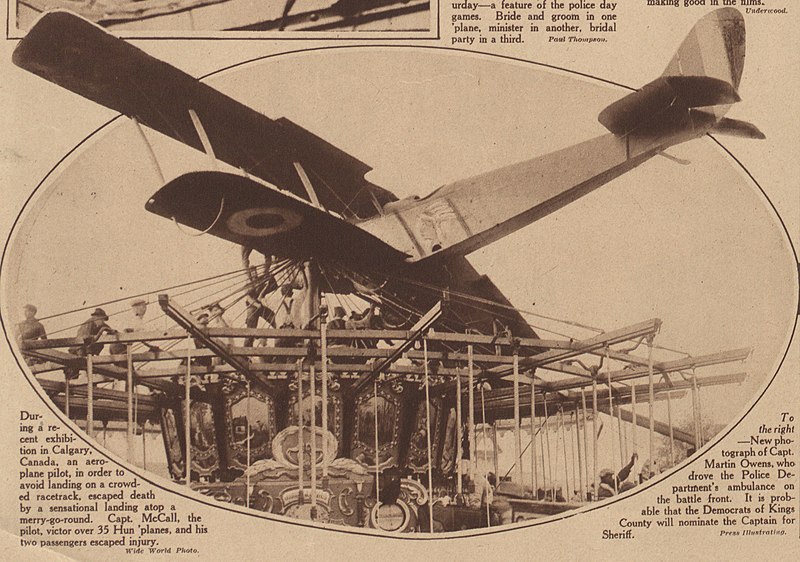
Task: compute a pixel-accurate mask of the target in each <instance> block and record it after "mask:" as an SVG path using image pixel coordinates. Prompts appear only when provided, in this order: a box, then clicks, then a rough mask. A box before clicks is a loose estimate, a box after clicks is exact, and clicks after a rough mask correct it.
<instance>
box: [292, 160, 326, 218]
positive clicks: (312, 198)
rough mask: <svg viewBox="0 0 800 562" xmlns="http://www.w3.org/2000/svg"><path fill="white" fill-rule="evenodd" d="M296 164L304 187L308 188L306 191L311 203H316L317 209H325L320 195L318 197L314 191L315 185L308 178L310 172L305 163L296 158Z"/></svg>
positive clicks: (295, 167) (295, 166)
mask: <svg viewBox="0 0 800 562" xmlns="http://www.w3.org/2000/svg"><path fill="white" fill-rule="evenodd" d="M292 164H294V169H295V170H297V175H298V176H300V181H301V182H303V187H305V188H306V193H308V199H309V201H311V204H312V205H314V206H315V207H316V208H317V209H321V210H323V211H324V210H325V208H324V207H323V206H322V204H321V203H320V202H319V197H317V192H316V191H314V186H313V185H312V184H311V180H310V179H308V174H306V170H305V168H303V165H302V164H301V163H300V162H298V161H297V160H295V161H294V162H292Z"/></svg>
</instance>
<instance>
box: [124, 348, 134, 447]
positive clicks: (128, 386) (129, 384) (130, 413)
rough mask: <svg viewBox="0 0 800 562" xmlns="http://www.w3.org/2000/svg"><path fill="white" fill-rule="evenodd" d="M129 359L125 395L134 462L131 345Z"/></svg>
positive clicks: (128, 434) (128, 435)
mask: <svg viewBox="0 0 800 562" xmlns="http://www.w3.org/2000/svg"><path fill="white" fill-rule="evenodd" d="M125 350H126V355H127V357H126V359H127V366H128V372H127V377H128V378H127V380H126V381H125V393H126V395H127V398H128V433H127V446H128V462H131V461H132V460H133V356H132V354H131V344H128V345H127V346H125Z"/></svg>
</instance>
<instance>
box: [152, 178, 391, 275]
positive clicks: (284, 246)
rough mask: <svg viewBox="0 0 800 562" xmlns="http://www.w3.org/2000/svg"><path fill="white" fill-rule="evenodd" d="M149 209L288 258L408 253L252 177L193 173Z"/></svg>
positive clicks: (366, 261) (350, 260)
mask: <svg viewBox="0 0 800 562" xmlns="http://www.w3.org/2000/svg"><path fill="white" fill-rule="evenodd" d="M145 208H146V209H147V210H148V211H150V212H151V213H155V214H157V215H160V216H162V217H165V218H168V219H174V220H175V221H177V222H178V223H180V224H183V225H185V226H188V227H190V228H193V229H195V230H199V231H201V232H205V233H208V234H210V235H212V236H217V237H219V238H222V239H223V240H228V241H229V242H233V243H234V244H239V245H242V246H248V247H252V248H255V249H257V250H259V251H261V252H263V253H265V254H269V255H275V256H278V257H284V258H296V259H306V258H309V257H320V258H324V259H326V260H332V261H337V262H342V263H347V264H350V265H353V266H356V265H360V266H365V265H374V264H376V263H379V264H386V265H388V266H391V264H392V263H398V262H401V261H402V260H404V259H405V257H406V256H405V254H402V253H401V252H398V251H397V250H395V249H394V248H392V247H390V246H388V245H387V244H385V243H384V242H382V241H381V240H379V239H378V238H376V237H375V236H373V235H371V234H369V233H368V232H365V231H364V230H362V229H360V228H359V227H357V226H355V225H353V224H350V223H349V222H346V221H344V220H342V219H340V218H338V217H336V216H334V215H332V214H330V213H326V212H325V211H322V210H321V209H318V208H317V207H313V206H312V205H309V204H308V203H306V202H304V201H301V200H300V199H298V198H296V197H292V196H290V195H287V194H285V193H282V192H280V191H278V190H276V189H273V188H271V187H269V186H267V185H265V184H263V183H261V182H258V181H256V180H254V179H252V178H249V177H245V176H240V175H237V174H231V173H227V172H190V173H188V174H184V175H182V176H179V177H177V178H175V179H174V180H172V181H170V182H169V183H167V184H166V185H165V186H164V187H162V188H161V189H160V190H158V191H157V192H156V193H155V195H153V196H152V197H151V198H150V200H149V201H148V202H147V204H146V205H145Z"/></svg>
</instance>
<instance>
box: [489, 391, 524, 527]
mask: <svg viewBox="0 0 800 562" xmlns="http://www.w3.org/2000/svg"><path fill="white" fill-rule="evenodd" d="M481 430H482V432H483V451H484V457H483V460H484V466H486V456H485V455H486V443H487V442H486V400H485V399H484V396H483V383H481ZM519 464H520V459H519V458H517V465H518V466H519ZM483 477H484V479H485V478H486V471H484V475H483ZM520 484H522V480H521V479H520ZM483 501H484V503H485V504H486V526H487V527H491V526H492V514H491V511H490V509H489V508H490V506H489V497H488V495H487V496H486V497H485V498H484V499H483Z"/></svg>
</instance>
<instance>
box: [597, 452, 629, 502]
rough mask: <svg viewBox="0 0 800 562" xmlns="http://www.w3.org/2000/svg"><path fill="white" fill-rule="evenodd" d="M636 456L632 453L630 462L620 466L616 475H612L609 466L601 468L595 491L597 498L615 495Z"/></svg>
mask: <svg viewBox="0 0 800 562" xmlns="http://www.w3.org/2000/svg"><path fill="white" fill-rule="evenodd" d="M638 458H639V455H637V454H636V453H633V455H631V460H630V462H629V463H628V464H626V465H625V466H623V467H622V470H620V471H619V474H617V475H616V477H615V476H614V471H613V470H611V469H610V468H604V469H603V470H601V471H600V474H599V475H598V476H599V477H600V487H599V489H598V491H597V497H598V498H599V499H603V498H610V497H611V496H614V495H616V494H617V493H618V492H619V490H620V488H621V487H622V483H623V482H624V481H625V480H627V479H628V476H629V475H630V473H631V470H632V469H633V465H634V464H635V463H636V459H638ZM615 479H616V480H615Z"/></svg>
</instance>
